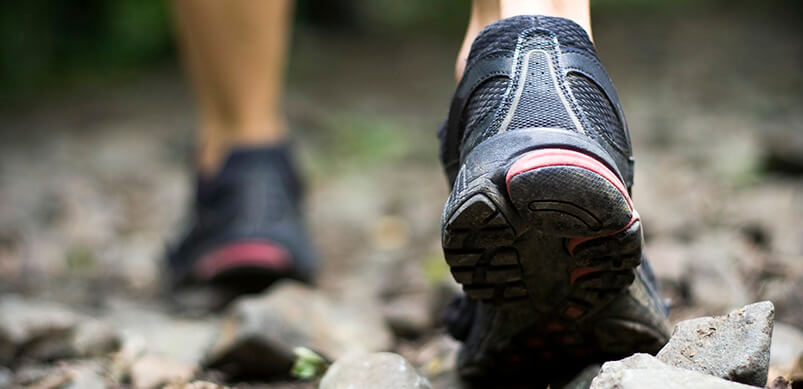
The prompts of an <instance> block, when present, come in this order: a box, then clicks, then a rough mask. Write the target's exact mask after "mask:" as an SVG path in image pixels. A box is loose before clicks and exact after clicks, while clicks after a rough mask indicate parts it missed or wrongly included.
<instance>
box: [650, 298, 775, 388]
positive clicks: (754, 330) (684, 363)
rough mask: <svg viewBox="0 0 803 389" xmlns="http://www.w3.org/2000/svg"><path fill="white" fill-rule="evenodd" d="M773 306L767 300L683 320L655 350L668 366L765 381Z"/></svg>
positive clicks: (759, 383) (756, 383) (758, 382)
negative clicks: (663, 343)
mask: <svg viewBox="0 0 803 389" xmlns="http://www.w3.org/2000/svg"><path fill="white" fill-rule="evenodd" d="M774 315H775V309H774V307H773V306H772V303H770V302H768V301H764V302H760V303H755V304H750V305H748V306H746V307H744V308H741V309H737V310H735V311H732V312H731V313H729V314H727V315H725V316H717V317H701V318H696V319H691V320H685V321H682V322H680V323H678V325H677V326H675V331H674V333H673V334H672V337H671V338H670V339H669V343H667V345H666V346H664V348H662V349H661V351H660V352H659V353H658V355H657V357H658V359H659V360H661V361H663V362H666V363H667V364H669V365H672V366H676V367H680V368H684V369H689V370H694V371H698V372H701V373H705V374H710V375H713V376H716V377H721V378H725V379H728V380H731V381H736V382H742V383H746V384H749V385H754V386H764V384H766V383H767V373H768V370H769V359H770V355H769V354H770V339H771V338H772V326H773V321H774Z"/></svg>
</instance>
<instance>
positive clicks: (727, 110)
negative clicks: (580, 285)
mask: <svg viewBox="0 0 803 389" xmlns="http://www.w3.org/2000/svg"><path fill="white" fill-rule="evenodd" d="M595 22H596V23H597V24H596V25H595V29H596V31H595V40H596V42H597V45H598V49H599V52H600V56H601V57H602V59H603V61H604V62H605V63H606V64H607V66H608V68H609V71H610V73H611V76H612V78H613V80H614V81H615V83H616V85H617V88H618V90H619V93H620V96H621V99H622V101H623V104H624V107H625V112H626V114H627V118H628V121H629V125H630V131H631V134H632V138H633V142H634V149H635V155H636V161H637V162H636V180H635V181H636V184H635V188H634V200H635V202H636V206H637V208H638V209H639V212H640V213H641V215H642V217H643V220H644V226H645V234H646V242H647V255H648V258H649V259H650V260H651V262H652V263H653V266H654V268H655V269H656V272H657V274H658V277H659V279H660V281H661V284H662V287H663V291H664V294H665V295H666V296H667V298H670V299H671V301H672V303H673V309H672V316H671V319H672V320H678V319H682V318H686V317H690V316H694V315H701V314H718V313H722V312H726V311H727V310H728V309H730V308H734V307H738V306H742V305H744V304H746V303H749V302H753V301H758V300H764V299H768V300H771V301H773V302H774V303H775V305H776V317H777V320H778V321H781V322H784V323H787V324H791V325H793V326H796V327H798V328H803V289H801V287H800V285H801V284H803V222H801V220H803V170H801V165H800V163H801V160H802V159H803V145H801V144H802V143H803V142H801V138H803V108H801V107H803V93H801V90H802V88H803V72H801V69H803V44H801V38H800V35H799V34H796V33H795V32H796V31H797V29H798V27H796V26H794V25H792V24H789V23H776V22H775V19H773V17H772V15H739V14H733V15H724V16H721V17H718V18H713V17H711V15H707V14H700V15H675V14H669V15H655V14H648V15H625V16H622V18H621V20H615V19H613V18H612V17H611V16H606V17H605V18H603V19H601V20H599V21H598V22H597V21H595ZM756 26H760V27H761V28H755V27H756ZM296 43H297V44H296V46H295V48H294V50H293V55H292V59H291V64H290V73H289V81H288V89H287V101H286V112H287V113H288V116H289V118H290V123H291V127H292V129H293V132H294V138H295V142H296V144H297V146H298V150H299V159H300V161H301V163H302V166H303V167H304V170H305V171H306V173H307V195H308V196H307V216H308V222H309V226H310V228H311V230H312V231H313V236H314V239H315V241H316V244H317V246H318V247H319V251H320V252H321V253H322V260H323V268H324V270H323V273H322V276H321V282H320V287H321V288H322V289H323V290H325V291H329V292H331V293H334V294H340V295H343V296H349V295H352V294H359V291H360V288H364V290H366V291H368V293H374V291H376V290H378V289H377V286H376V283H381V282H383V281H382V280H393V281H396V282H398V283H401V284H405V283H411V284H413V285H415V284H416V282H415V280H408V279H399V277H406V276H405V274H407V275H409V276H410V277H416V276H417V277H420V276H421V274H424V275H427V274H440V273H442V272H447V270H446V268H445V265H443V264H442V261H443V260H442V254H441V252H440V245H439V240H440V236H439V221H440V213H441V209H442V206H443V202H444V200H445V199H446V196H447V195H448V188H447V186H446V182H445V179H444V178H443V175H442V172H441V168H440V166H439V164H438V160H437V140H436V138H435V130H436V128H437V127H438V125H439V124H440V122H441V120H443V119H444V118H445V114H446V111H447V108H448V101H449V97H450V94H451V93H452V88H453V86H454V80H453V75H452V74H453V70H452V66H453V60H454V54H455V52H456V49H457V42H455V41H448V40H434V41H432V40H425V39H416V40H403V39H401V38H399V39H397V40H393V39H388V38H385V39H383V40H382V41H378V40H377V39H372V38H370V37H363V38H353V37H335V38H332V37H326V36H323V35H322V34H319V33H315V32H306V31H300V32H298V34H297V37H296ZM388 46H391V47H392V48H393V49H392V50H387V47H388ZM383 48H384V49H383ZM193 126H194V111H193V106H192V98H191V95H190V94H189V92H188V90H187V88H186V85H185V84H184V82H183V79H182V77H181V74H180V73H179V72H178V71H177V70H176V69H174V68H172V67H168V68H165V69H163V70H160V71H155V72H150V73H147V74H145V75H142V76H138V77H137V78H136V79H135V80H123V81H111V82H108V83H105V84H103V85H96V86H87V87H83V88H79V89H75V90H67V91H61V92H57V93H54V94H52V95H49V96H47V97H43V98H42V99H41V100H40V101H37V102H35V103H31V104H30V105H24V106H17V107H13V111H11V110H5V111H4V112H3V113H2V116H0V129H1V130H0V290H2V292H4V293H15V294H25V295H31V296H36V297H40V298H42V299H48V300H53V301H59V302H62V303H66V304H70V305H72V306H79V307H87V308H88V309H101V310H102V309H105V308H103V307H105V306H106V305H105V304H106V303H107V302H108V301H110V300H115V301H118V300H124V301H128V302H129V303H130V304H135V305H137V306H142V307H152V306H155V307H157V308H155V309H157V310H159V309H164V308H163V307H162V308H158V307H161V305H160V304H161V302H160V301H161V297H162V296H163V293H162V292H161V288H160V277H161V274H163V270H162V262H161V260H162V255H163V253H164V249H165V247H166V244H169V242H171V241H172V239H173V238H174V237H175V236H176V235H177V234H178V232H179V230H180V228H179V227H180V226H181V223H182V218H183V216H184V214H185V212H186V210H187V200H188V198H189V196H190V195H191V191H192V180H193V178H192V175H191V169H190V166H191V165H190V163H189V158H190V154H191V149H192V129H193ZM796 147H797V148H796ZM790 150H791V151H790ZM409 266H412V267H414V268H416V269H418V270H415V269H414V270H411V271H408V272H391V271H390V270H388V269H396V268H398V267H405V268H406V267H409ZM421 269H423V270H421ZM394 274H396V275H394ZM410 274H412V275H410ZM355 280H356V281H357V282H354V281H355ZM372 288H373V289H372ZM355 289H356V291H355ZM380 294H381V293H380ZM374 297H375V298H376V299H381V298H382V296H380V295H377V296H374ZM432 331H433V332H437V331H439V330H438V329H432ZM417 347H419V346H418V343H416V342H415V341H412V342H411V341H407V340H400V341H398V342H397V346H396V349H397V350H399V349H404V348H408V349H409V348H412V349H413V350H416V348H417ZM408 351H409V350H408Z"/></svg>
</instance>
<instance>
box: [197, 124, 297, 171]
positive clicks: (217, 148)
mask: <svg viewBox="0 0 803 389" xmlns="http://www.w3.org/2000/svg"><path fill="white" fill-rule="evenodd" d="M222 128H226V130H223V129H222ZM286 139H287V125H286V123H285V121H284V119H275V120H268V121H263V122H261V123H259V124H257V123H254V124H250V125H234V126H228V127H221V126H219V125H209V126H203V127H202V131H201V137H200V140H199V146H198V150H197V156H196V166H197V168H198V171H199V172H200V174H201V175H202V176H207V177H208V176H213V175H215V174H217V173H218V172H219V171H220V169H221V168H222V166H223V164H224V163H225V161H226V158H227V157H228V156H229V154H231V152H232V151H233V150H235V149H243V148H259V147H267V146H273V145H278V144H281V143H284V142H285V141H286Z"/></svg>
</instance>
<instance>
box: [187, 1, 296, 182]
mask: <svg viewBox="0 0 803 389" xmlns="http://www.w3.org/2000/svg"><path fill="white" fill-rule="evenodd" d="M292 5H293V2H292V0H269V1H262V0H225V1H221V0H175V10H176V18H177V25H178V30H179V35H180V37H181V43H182V47H183V50H184V56H185V58H186V63H187V67H188V69H189V72H190V75H191V77H192V81H193V85H194V87H195V92H196V96H197V99H198V104H199V108H200V115H199V116H200V131H199V134H198V137H199V149H198V159H197V161H198V166H199V168H200V170H201V172H202V173H203V174H212V173H214V172H215V171H216V170H217V169H218V168H219V165H220V164H221V162H222V160H223V159H224V158H225V156H226V155H227V153H228V151H229V150H230V149H231V148H232V147H236V146H242V145H258V144H264V145H268V144H273V143H277V142H279V141H281V140H282V139H283V138H284V137H285V134H286V131H287V127H286V124H285V119H284V117H283V115H282V113H281V104H280V103H281V91H282V86H283V85H282V84H283V73H284V65H285V57H286V55H285V51H286V46H287V40H288V35H289V34H288V31H289V27H290V20H291V13H292Z"/></svg>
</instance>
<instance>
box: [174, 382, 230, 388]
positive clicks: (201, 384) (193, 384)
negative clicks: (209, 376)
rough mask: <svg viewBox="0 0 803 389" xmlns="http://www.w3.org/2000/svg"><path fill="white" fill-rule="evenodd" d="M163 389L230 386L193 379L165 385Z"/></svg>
mask: <svg viewBox="0 0 803 389" xmlns="http://www.w3.org/2000/svg"><path fill="white" fill-rule="evenodd" d="M162 389H228V386H220V385H218V384H215V383H213V382H207V381H192V382H186V383H172V384H168V385H165V386H164V387H163V388H162Z"/></svg>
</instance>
